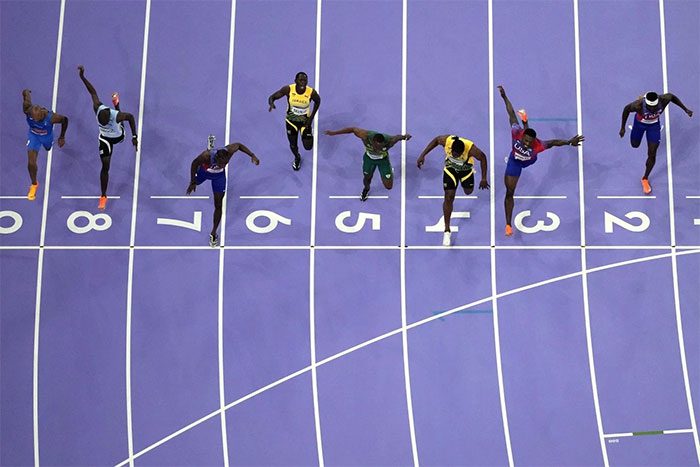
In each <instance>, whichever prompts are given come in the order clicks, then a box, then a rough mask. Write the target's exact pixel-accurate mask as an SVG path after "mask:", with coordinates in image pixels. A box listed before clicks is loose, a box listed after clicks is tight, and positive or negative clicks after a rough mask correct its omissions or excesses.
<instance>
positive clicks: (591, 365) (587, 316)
mask: <svg viewBox="0 0 700 467" xmlns="http://www.w3.org/2000/svg"><path fill="white" fill-rule="evenodd" d="M573 7H574V44H575V47H574V50H575V63H576V134H579V135H582V134H583V115H582V113H583V110H582V99H581V42H580V34H579V8H578V7H579V5H578V0H573ZM578 186H579V196H578V198H579V219H580V228H581V245H585V244H586V207H585V203H584V201H585V199H586V194H585V183H584V177H583V145H579V146H578ZM587 270H588V258H587V256H586V250H585V248H583V247H582V248H581V271H583V273H582V274H581V286H582V289H583V290H582V295H583V315H584V322H585V327H586V351H587V354H588V371H589V374H590V378H591V392H592V394H593V408H594V410H595V417H596V426H597V428H598V439H599V442H600V451H601V454H602V455H603V464H604V465H605V467H609V465H610V462H609V460H608V448H607V446H606V444H605V438H604V436H603V435H604V433H605V432H604V430H603V417H602V415H601V412H600V399H599V397H598V380H597V378H596V371H595V359H594V355H593V332H592V330H591V311H590V304H589V292H588V274H587V273H586V272H585V271H587Z"/></svg>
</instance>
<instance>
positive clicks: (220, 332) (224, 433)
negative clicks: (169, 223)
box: [216, 0, 236, 467]
mask: <svg viewBox="0 0 700 467" xmlns="http://www.w3.org/2000/svg"><path fill="white" fill-rule="evenodd" d="M235 37H236V0H231V20H230V26H229V42H228V79H227V82H226V83H227V84H226V127H225V130H224V141H225V142H226V143H230V139H231V105H232V101H233V57H234V50H235V47H234V42H235ZM225 170H226V179H227V180H228V177H229V166H228V165H227V166H226V168H225ZM227 199H228V193H224V198H223V200H222V202H221V210H222V212H221V222H220V224H219V225H220V228H221V231H220V232H221V234H220V236H219V245H221V246H224V245H226V206H227ZM225 253H226V250H225V249H224V248H219V276H218V278H219V283H218V293H217V312H216V316H217V329H216V333H217V354H218V357H217V363H218V369H219V408H220V410H221V416H220V418H219V422H220V424H221V449H222V454H223V458H224V467H228V466H229V462H230V460H229V450H228V430H227V423H226V411H225V410H223V407H224V406H225V405H226V390H225V381H224V376H225V375H224V264H225V261H224V260H225Z"/></svg>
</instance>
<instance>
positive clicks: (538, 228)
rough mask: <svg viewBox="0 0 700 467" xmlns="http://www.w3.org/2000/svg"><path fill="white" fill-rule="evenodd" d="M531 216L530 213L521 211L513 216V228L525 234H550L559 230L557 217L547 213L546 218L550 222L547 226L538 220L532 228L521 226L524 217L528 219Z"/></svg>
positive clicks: (559, 221) (559, 222)
mask: <svg viewBox="0 0 700 467" xmlns="http://www.w3.org/2000/svg"><path fill="white" fill-rule="evenodd" d="M531 214H532V213H531V212H530V211H522V212H519V213H518V214H517V215H516V216H515V219H514V223H515V227H517V229H518V230H519V231H521V232H523V233H527V234H532V233H537V232H552V231H554V230H557V229H558V228H559V224H561V220H560V219H559V216H557V215H556V214H554V213H553V212H549V211H547V218H548V219H549V220H550V221H551V222H550V223H549V224H546V223H545V221H543V220H541V219H539V220H538V221H537V223H536V224H535V225H534V226H532V227H528V226H526V225H525V224H523V219H525V218H526V217H530V215H531Z"/></svg>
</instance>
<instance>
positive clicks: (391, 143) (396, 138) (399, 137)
mask: <svg viewBox="0 0 700 467" xmlns="http://www.w3.org/2000/svg"><path fill="white" fill-rule="evenodd" d="M402 139H405V140H406V141H408V140H409V139H411V135H409V134H408V133H406V134H405V135H394V136H392V137H391V138H389V144H388V147H393V146H394V145H395V144H396V143H398V142H399V141H401V140H402Z"/></svg>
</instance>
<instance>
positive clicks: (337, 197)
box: [328, 195, 389, 199]
mask: <svg viewBox="0 0 700 467" xmlns="http://www.w3.org/2000/svg"><path fill="white" fill-rule="evenodd" d="M328 198H330V199H360V195H347V196H346V195H332V196H329V197H328ZM368 198H369V199H389V197H388V196H385V195H380V196H368Z"/></svg>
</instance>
